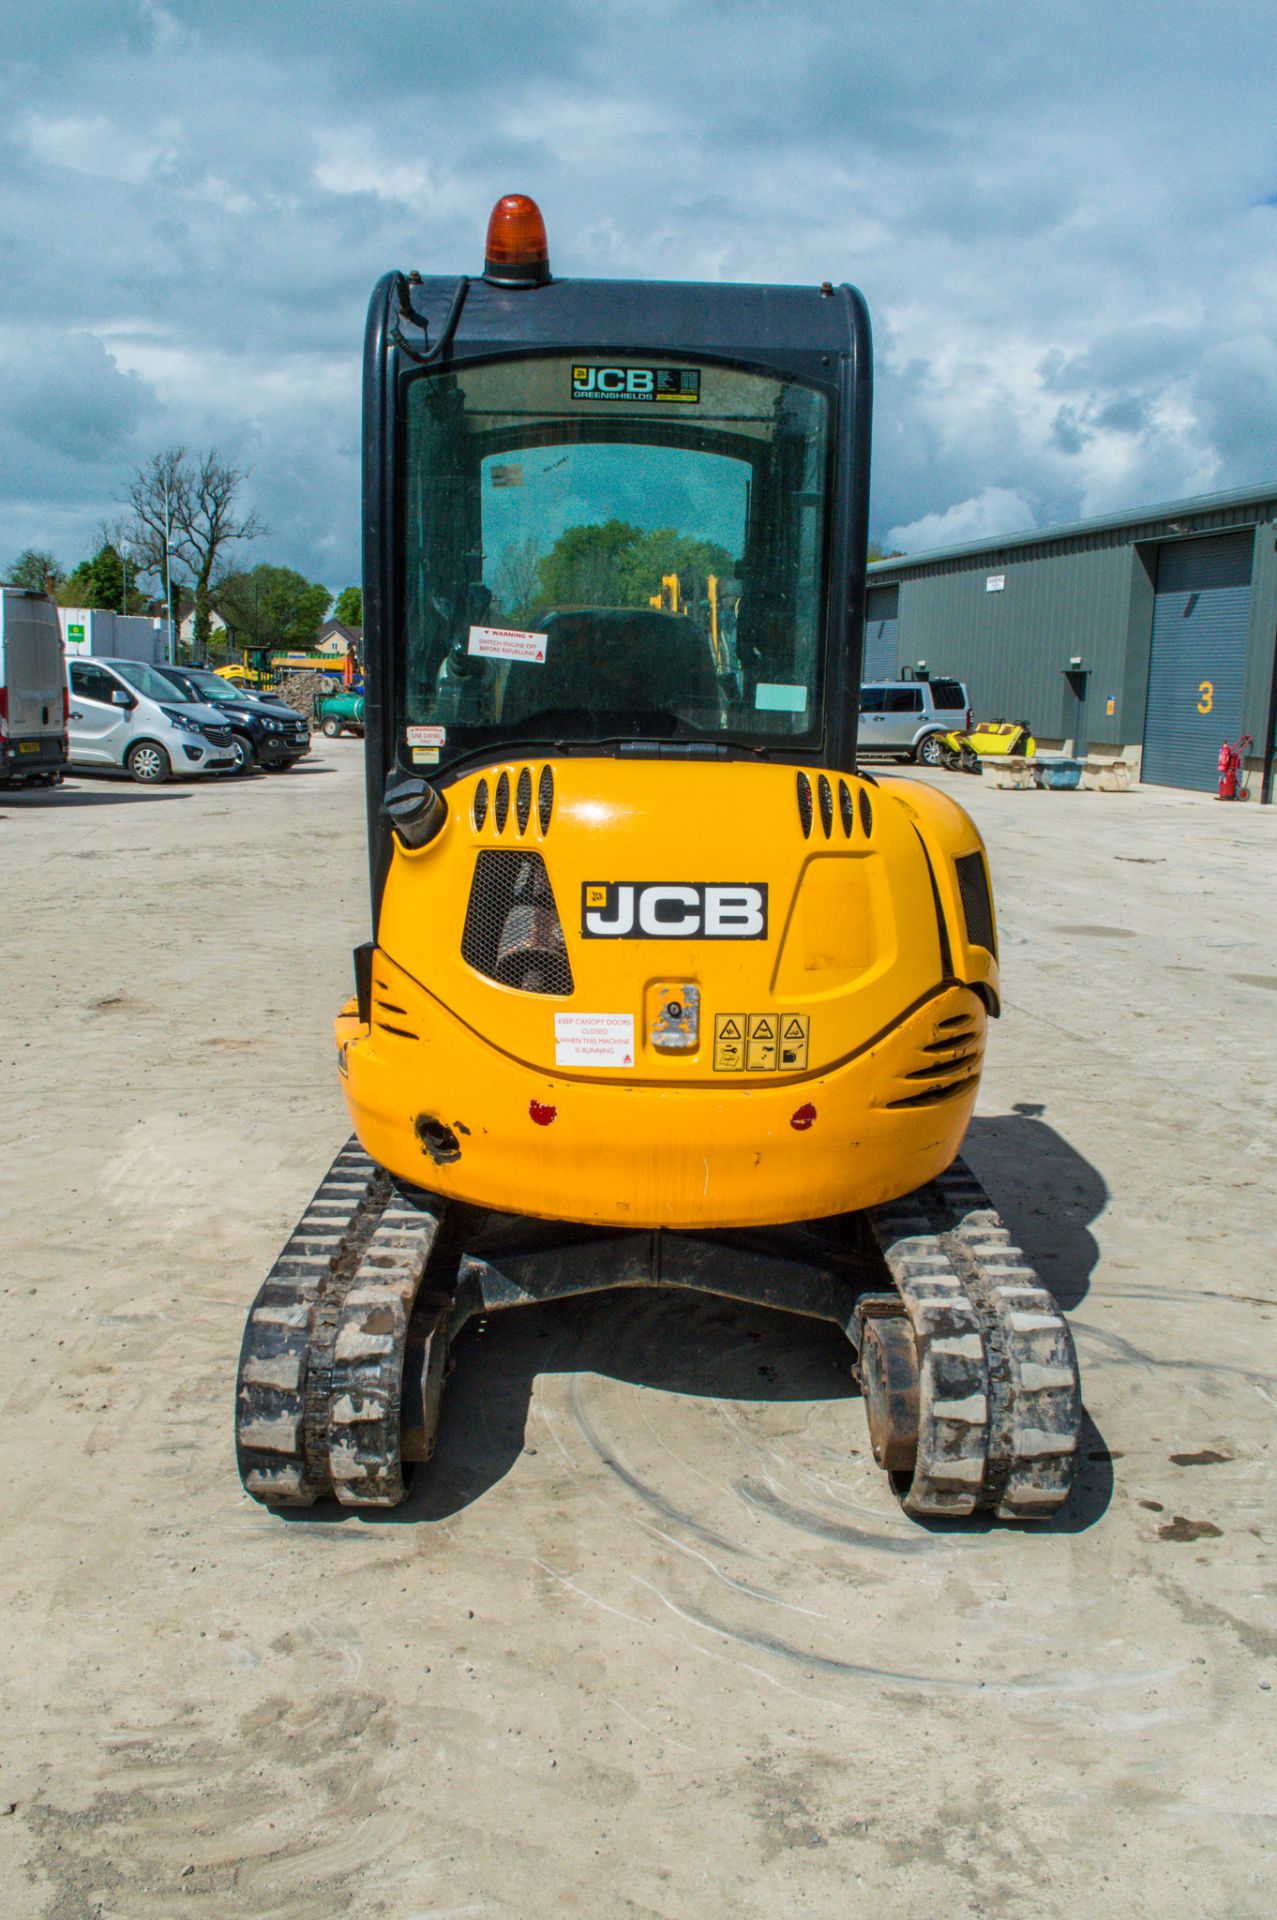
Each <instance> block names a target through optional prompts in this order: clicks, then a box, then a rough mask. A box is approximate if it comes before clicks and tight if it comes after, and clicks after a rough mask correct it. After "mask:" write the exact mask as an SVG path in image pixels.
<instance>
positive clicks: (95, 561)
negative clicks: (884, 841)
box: [58, 540, 146, 613]
mask: <svg viewBox="0 0 1277 1920" xmlns="http://www.w3.org/2000/svg"><path fill="white" fill-rule="evenodd" d="M136 582H137V568H136V567H135V566H134V565H133V564H132V563H130V564H129V566H128V570H127V586H126V571H125V561H124V560H123V558H122V557H121V555H120V553H119V550H118V548H116V547H115V546H114V545H113V544H112V542H111V541H109V540H104V541H103V542H102V545H101V546H100V547H99V548H98V550H97V552H96V553H95V554H93V555H92V556H91V558H89V559H88V560H81V562H80V564H79V566H78V567H75V568H73V569H72V571H71V572H70V573H69V574H67V576H66V578H65V579H64V580H63V581H61V583H60V584H59V587H58V605H59V606H62V607H98V608H102V609H104V610H105V611H107V612H109V613H141V612H142V611H143V610H144V608H145V606H146V601H145V599H144V597H143V595H142V594H140V593H139V592H138V589H137V584H136Z"/></svg>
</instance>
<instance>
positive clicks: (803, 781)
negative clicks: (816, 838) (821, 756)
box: [798, 773, 815, 840]
mask: <svg viewBox="0 0 1277 1920" xmlns="http://www.w3.org/2000/svg"><path fill="white" fill-rule="evenodd" d="M814 817H815V810H814V808H813V807H812V802H811V781H810V780H809V779H808V778H807V775H806V774H805V773H800V774H799V776H798V818H799V820H800V821H801V822H802V829H803V839H804V840H810V839H811V823H812V820H813V819H814Z"/></svg>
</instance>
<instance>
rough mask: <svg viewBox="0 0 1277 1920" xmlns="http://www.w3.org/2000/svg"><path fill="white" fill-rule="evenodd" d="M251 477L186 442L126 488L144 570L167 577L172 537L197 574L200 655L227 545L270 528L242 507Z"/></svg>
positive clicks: (159, 455) (155, 457)
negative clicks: (194, 451) (239, 499)
mask: <svg viewBox="0 0 1277 1920" xmlns="http://www.w3.org/2000/svg"><path fill="white" fill-rule="evenodd" d="M246 478H247V475H246V474H245V472H244V470H243V469H242V468H240V467H236V466H232V465H231V464H230V463H229V462H227V461H225V460H223V459H222V457H221V455H220V454H219V453H218V451H217V448H216V447H213V448H210V450H209V451H208V452H207V453H206V454H203V455H201V456H199V457H198V458H188V456H187V453H186V449H185V448H184V447H170V448H169V449H168V450H167V451H166V452H164V453H157V454H153V455H152V457H151V459H150V461H149V462H148V464H147V465H146V466H145V467H139V468H138V469H137V471H136V472H135V474H134V476H133V479H132V481H131V482H130V483H129V487H128V491H127V494H126V499H127V502H128V505H129V506H130V507H131V509H132V512H133V521H132V525H131V528H130V536H131V544H132V546H133V549H134V551H135V553H136V555H137V557H138V560H139V562H140V563H141V565H142V568H143V570H144V571H145V572H147V573H149V574H152V575H153V576H154V577H155V578H156V579H157V580H159V581H160V582H161V583H162V582H163V580H164V565H165V558H166V552H165V548H166V542H167V546H168V551H169V552H170V553H172V554H177V555H178V556H179V557H180V558H181V559H182V560H183V561H185V563H186V565H187V566H188V567H189V568H190V569H191V572H192V574H193V575H194V590H195V636H194V638H195V653H196V657H197V658H202V657H203V655H204V653H205V651H206V649H207V647H208V631H209V617H208V616H209V608H210V605H211V600H210V592H211V589H212V586H213V584H214V582H215V580H216V578H217V575H218V571H219V565H220V563H221V562H222V561H223V558H224V550H225V548H226V547H228V546H229V545H230V544H231V542H232V541H235V540H256V539H257V538H258V537H259V535H261V534H262V533H264V532H265V528H264V527H263V526H262V524H261V522H260V520H259V519H258V518H257V515H256V514H255V513H252V512H249V513H239V512H238V511H237V507H236V496H237V495H238V493H239V490H240V488H241V486H242V485H243V483H244V481H245V479H246ZM325 605H327V602H326V601H325Z"/></svg>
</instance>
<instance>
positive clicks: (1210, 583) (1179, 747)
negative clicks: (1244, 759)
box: [1142, 530, 1255, 793]
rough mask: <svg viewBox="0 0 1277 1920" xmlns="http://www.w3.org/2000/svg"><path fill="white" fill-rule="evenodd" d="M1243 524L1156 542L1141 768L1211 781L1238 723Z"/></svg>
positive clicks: (1245, 551)
mask: <svg viewBox="0 0 1277 1920" xmlns="http://www.w3.org/2000/svg"><path fill="white" fill-rule="evenodd" d="M1254 545H1255V536H1254V534H1253V532H1251V531H1249V530H1248V531H1247V532H1245V533H1224V534H1217V535H1215V536H1214V537H1212V538H1209V539H1205V540H1180V541H1176V542H1175V543H1174V544H1173V545H1168V546H1164V547H1163V548H1162V549H1161V551H1160V553H1159V554H1158V560H1157V591H1156V596H1155V598H1154V602H1153V645H1152V651H1151V654H1150V656H1149V666H1148V705H1147V707H1146V709H1145V715H1144V761H1143V772H1142V778H1143V779H1145V780H1147V781H1150V782H1152V783H1153V784H1154V785H1155V786H1162V787H1196V788H1197V789H1198V790H1199V791H1200V792H1202V793H1209V792H1211V791H1213V790H1214V787H1215V784H1216V782H1217V781H1218V779H1219V771H1218V766H1217V762H1218V760H1219V749H1220V746H1221V744H1222V742H1223V741H1224V740H1226V739H1227V740H1235V739H1236V738H1237V736H1238V735H1239V734H1240V732H1241V730H1242V686H1243V680H1244V677H1245V672H1246V634H1247V630H1248V628H1249V625H1250V569H1251V557H1252V554H1253V552H1254Z"/></svg>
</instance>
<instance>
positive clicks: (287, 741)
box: [158, 667, 310, 773]
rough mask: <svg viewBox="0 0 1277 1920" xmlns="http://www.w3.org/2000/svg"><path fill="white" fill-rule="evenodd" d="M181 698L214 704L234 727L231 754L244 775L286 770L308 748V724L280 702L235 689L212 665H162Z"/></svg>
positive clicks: (298, 714)
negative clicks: (255, 772) (257, 769)
mask: <svg viewBox="0 0 1277 1920" xmlns="http://www.w3.org/2000/svg"><path fill="white" fill-rule="evenodd" d="M158 671H159V672H160V673H162V674H163V675H164V677H165V678H166V679H167V680H171V681H172V682H173V685H174V686H175V687H176V688H177V689H178V692H179V693H180V694H181V696H182V698H183V699H186V700H200V701H203V703H204V704H205V705H206V706H210V707H216V708H217V710H218V712H219V713H220V714H221V715H222V717H223V719H224V720H225V722H226V724H227V726H228V727H229V728H230V730H231V752H232V753H233V754H234V755H235V759H236V762H237V764H238V766H239V770H240V772H241V773H249V772H251V770H252V769H253V768H254V767H262V768H264V769H265V771H266V772H267V773H283V772H284V771H285V770H286V769H287V768H288V767H291V766H295V765H296V763H297V761H299V760H300V759H301V757H302V755H303V754H306V753H309V752H310V725H309V723H308V721H307V720H306V718H305V716H304V715H303V714H300V713H298V712H297V711H296V709H295V708H293V707H286V706H285V705H284V704H283V702H282V701H274V700H263V699H260V698H259V697H258V695H256V694H254V693H249V692H247V691H246V690H245V689H244V688H242V687H232V686H231V685H229V683H228V682H227V681H226V680H224V679H223V678H222V676H221V674H219V673H217V672H215V671H214V669H213V668H211V667H160V668H159V669H158Z"/></svg>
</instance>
